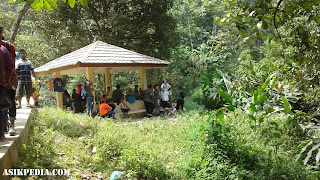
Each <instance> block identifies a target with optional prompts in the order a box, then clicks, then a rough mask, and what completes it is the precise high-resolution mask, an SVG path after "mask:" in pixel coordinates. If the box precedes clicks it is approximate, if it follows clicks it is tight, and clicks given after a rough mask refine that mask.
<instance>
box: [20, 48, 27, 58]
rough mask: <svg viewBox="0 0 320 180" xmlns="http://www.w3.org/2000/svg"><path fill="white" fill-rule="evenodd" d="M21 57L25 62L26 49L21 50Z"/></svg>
mask: <svg viewBox="0 0 320 180" xmlns="http://www.w3.org/2000/svg"><path fill="white" fill-rule="evenodd" d="M19 55H20V58H21V59H23V60H25V59H26V58H27V51H26V50H24V49H20V50H19Z"/></svg>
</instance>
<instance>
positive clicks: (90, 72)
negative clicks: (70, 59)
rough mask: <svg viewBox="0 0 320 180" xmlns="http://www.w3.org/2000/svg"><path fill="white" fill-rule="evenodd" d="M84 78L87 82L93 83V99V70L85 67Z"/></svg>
mask: <svg viewBox="0 0 320 180" xmlns="http://www.w3.org/2000/svg"><path fill="white" fill-rule="evenodd" d="M86 77H87V79H88V80H89V81H91V82H92V83H93V87H92V88H93V90H92V94H93V96H94V97H95V95H94V82H93V80H94V76H93V68H92V67H86Z"/></svg>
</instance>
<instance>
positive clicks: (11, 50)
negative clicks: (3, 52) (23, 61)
mask: <svg viewBox="0 0 320 180" xmlns="http://www.w3.org/2000/svg"><path fill="white" fill-rule="evenodd" d="M1 45H3V46H5V47H6V42H5V41H1ZM8 51H9V52H10V54H11V57H12V59H13V60H15V58H16V50H15V49H14V46H13V44H12V43H10V50H9V49H8Z"/></svg>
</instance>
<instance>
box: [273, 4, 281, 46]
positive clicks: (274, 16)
mask: <svg viewBox="0 0 320 180" xmlns="http://www.w3.org/2000/svg"><path fill="white" fill-rule="evenodd" d="M281 2H282V0H279V2H278V4H277V7H276V9H275V11H274V14H273V23H274V27H275V28H276V32H277V34H278V36H279V38H280V40H281V35H280V33H279V31H278V26H277V23H276V17H277V12H278V11H279V6H280V4H281Z"/></svg>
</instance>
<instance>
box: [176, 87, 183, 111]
mask: <svg viewBox="0 0 320 180" xmlns="http://www.w3.org/2000/svg"><path fill="white" fill-rule="evenodd" d="M177 89H178V93H179V94H178V99H177V110H180V109H181V110H183V106H184V97H185V95H184V92H183V91H182V90H181V87H180V86H179V87H178V88H177Z"/></svg>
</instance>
